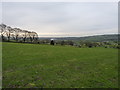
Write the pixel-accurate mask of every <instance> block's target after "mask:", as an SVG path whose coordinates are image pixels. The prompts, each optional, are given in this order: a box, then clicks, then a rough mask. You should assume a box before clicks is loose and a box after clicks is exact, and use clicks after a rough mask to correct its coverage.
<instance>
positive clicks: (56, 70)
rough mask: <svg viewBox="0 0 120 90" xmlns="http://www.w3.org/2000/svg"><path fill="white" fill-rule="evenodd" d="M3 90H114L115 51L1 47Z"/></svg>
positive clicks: (16, 46)
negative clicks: (67, 89) (94, 89)
mask: <svg viewBox="0 0 120 90" xmlns="http://www.w3.org/2000/svg"><path fill="white" fill-rule="evenodd" d="M2 63H3V64H2V65H3V87H4V88H6V87H10V88H13V87H14V88H15V87H19V88H22V87H24V88H28V87H34V88H35V87H36V88H37V87H41V88H52V87H54V88H60V87H63V88H68V87H71V88H72V87H75V88H115V87H118V50H117V49H112V48H101V47H99V48H75V47H72V46H50V45H38V44H22V43H3V60H2Z"/></svg>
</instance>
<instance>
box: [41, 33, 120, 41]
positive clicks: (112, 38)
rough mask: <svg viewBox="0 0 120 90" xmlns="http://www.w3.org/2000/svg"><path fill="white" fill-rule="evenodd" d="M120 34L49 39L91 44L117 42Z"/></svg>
mask: <svg viewBox="0 0 120 90" xmlns="http://www.w3.org/2000/svg"><path fill="white" fill-rule="evenodd" d="M118 36H120V34H109V35H95V36H86V37H61V38H58V37H51V38H53V39H56V40H74V41H92V42H103V41H118ZM51 38H40V39H51Z"/></svg>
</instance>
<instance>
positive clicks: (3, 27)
mask: <svg viewBox="0 0 120 90" xmlns="http://www.w3.org/2000/svg"><path fill="white" fill-rule="evenodd" d="M6 27H7V26H6V25H5V24H0V36H1V38H2V40H3V41H4V34H5V32H6Z"/></svg>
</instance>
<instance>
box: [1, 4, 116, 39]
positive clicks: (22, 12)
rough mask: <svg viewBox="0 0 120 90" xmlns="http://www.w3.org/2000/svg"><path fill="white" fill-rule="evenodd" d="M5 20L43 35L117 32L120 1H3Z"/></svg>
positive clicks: (83, 34) (86, 34) (3, 18)
mask: <svg viewBox="0 0 120 90" xmlns="http://www.w3.org/2000/svg"><path fill="white" fill-rule="evenodd" d="M2 22H3V23H5V24H7V25H9V26H11V27H19V28H21V29H24V30H29V31H36V32H37V33H38V34H39V35H40V36H41V37H46V36H48V37H50V36H60V37H61V36H88V35H100V34H113V33H118V28H117V27H118V3H117V2H3V3H2Z"/></svg>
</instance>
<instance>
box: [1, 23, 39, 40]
mask: <svg viewBox="0 0 120 90" xmlns="http://www.w3.org/2000/svg"><path fill="white" fill-rule="evenodd" d="M0 36H1V39H2V41H15V42H36V41H37V40H38V34H37V33H36V32H33V31H28V30H22V29H20V28H12V27H10V26H7V25H5V24H0Z"/></svg>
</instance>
